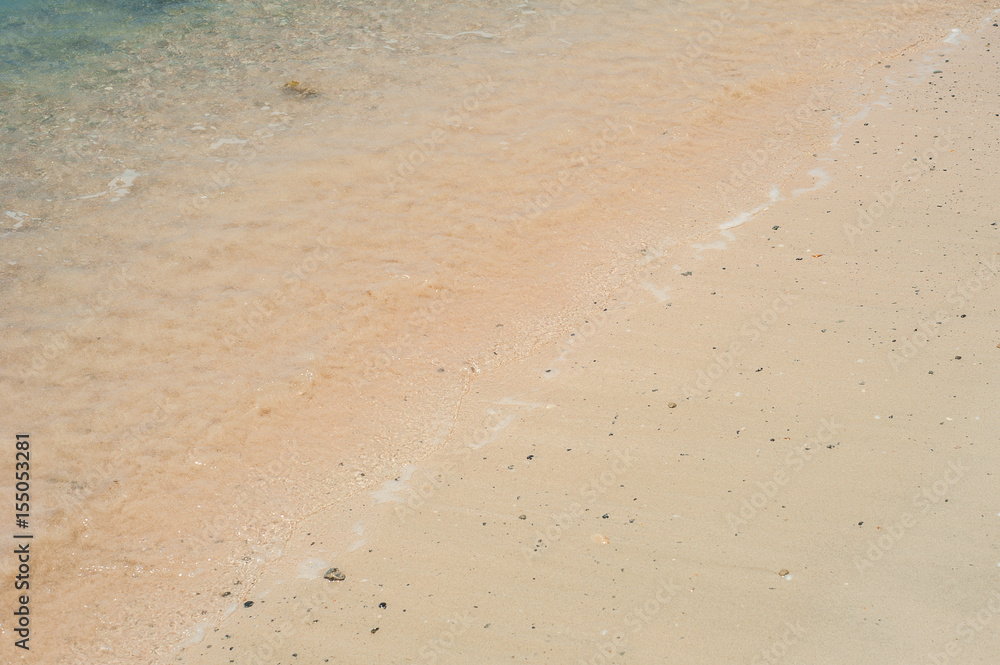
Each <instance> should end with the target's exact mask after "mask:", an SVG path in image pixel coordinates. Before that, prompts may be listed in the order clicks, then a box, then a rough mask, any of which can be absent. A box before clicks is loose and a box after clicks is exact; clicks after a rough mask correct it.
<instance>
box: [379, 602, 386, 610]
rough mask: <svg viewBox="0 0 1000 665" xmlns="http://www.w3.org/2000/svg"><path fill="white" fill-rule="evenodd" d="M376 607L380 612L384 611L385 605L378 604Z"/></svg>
mask: <svg viewBox="0 0 1000 665" xmlns="http://www.w3.org/2000/svg"><path fill="white" fill-rule="evenodd" d="M378 607H379V609H380V610H384V609H385V608H386V604H385V603H379V604H378Z"/></svg>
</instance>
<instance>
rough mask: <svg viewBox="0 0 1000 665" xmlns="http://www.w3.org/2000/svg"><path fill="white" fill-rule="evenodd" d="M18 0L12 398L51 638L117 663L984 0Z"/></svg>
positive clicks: (361, 483)
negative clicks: (31, 453) (882, 71)
mask: <svg viewBox="0 0 1000 665" xmlns="http://www.w3.org/2000/svg"><path fill="white" fill-rule="evenodd" d="M3 7H5V6H0V15H2V16H3V18H2V19H0V35H2V39H0V45H2V46H0V49H2V50H0V53H2V54H3V55H2V58H3V61H4V63H5V69H4V71H3V73H2V75H0V99H2V105H0V118H2V127H0V129H2V131H3V139H2V140H3V152H2V154H0V177H2V196H3V198H2V200H0V251H2V254H0V269H2V273H0V283H2V294H0V298H2V311H3V313H4V327H3V329H2V335H3V345H2V349H3V356H2V365H0V368H2V372H3V374H2V382H0V390H2V395H3V396H4V397H5V398H6V403H7V404H13V405H16V408H14V409H11V410H8V412H7V413H5V415H4V416H3V428H2V431H3V432H4V434H3V436H13V434H14V432H24V431H28V432H31V435H32V440H33V441H34V442H35V451H36V456H37V459H36V460H35V466H34V467H33V471H34V477H35V481H34V483H35V488H36V490H35V491H36V494H35V496H34V498H33V502H34V503H33V514H34V524H33V528H34V530H35V532H36V536H35V537H36V541H35V542H36V544H37V546H38V548H39V550H42V551H44V552H45V556H44V557H43V558H41V559H39V561H38V564H37V568H36V570H37V578H36V579H37V580H39V582H38V583H39V584H40V587H39V588H38V589H37V591H35V593H36V596H35V603H36V605H35V607H36V608H37V610H38V611H39V612H44V613H45V617H46V618H45V620H44V621H41V620H40V621H39V622H38V625H37V633H36V637H37V640H38V644H39V647H38V648H39V649H40V650H43V651H44V655H45V656H46V657H47V658H52V659H53V660H51V662H93V658H94V654H95V653H100V654H101V661H102V662H109V663H113V662H130V663H131V662H136V661H137V660H142V661H149V660H155V659H158V658H159V659H168V658H170V657H171V654H173V653H175V651H174V650H175V648H176V647H177V645H179V644H182V643H185V642H186V641H190V639H192V635H194V636H195V637H196V635H197V628H196V627H197V626H199V625H202V626H206V625H214V623H216V622H218V621H219V620H220V619H221V618H222V617H223V616H224V615H225V613H226V612H227V610H229V609H230V608H231V607H232V604H233V602H234V600H233V599H234V598H240V596H241V590H242V589H246V588H248V587H249V586H250V585H252V583H253V581H254V580H255V579H256V578H257V577H258V576H259V575H260V573H261V571H262V570H263V569H264V567H266V566H267V565H268V563H269V562H271V561H274V560H275V559H276V558H277V557H280V556H281V554H282V548H283V546H284V543H285V541H286V539H287V538H288V535H289V534H290V533H291V531H292V529H294V526H295V524H296V523H297V522H298V521H300V520H302V519H303V518H304V517H305V516H307V515H310V514H312V513H315V512H316V511H318V510H321V509H323V508H324V507H327V506H331V505H333V504H335V503H336V501H337V500H338V499H341V498H343V497H345V496H348V495H350V494H353V493H356V492H359V491H363V490H371V489H374V488H376V487H378V486H380V485H381V483H383V482H384V481H386V480H388V479H391V478H393V477H394V476H395V475H397V474H399V473H401V472H402V471H403V470H404V469H405V468H406V466H405V465H406V464H408V463H410V462H413V461H416V460H419V459H420V458H421V457H423V456H425V455H426V454H427V453H428V452H430V451H431V450H433V449H435V448H436V447H438V446H440V445H441V444H442V442H443V441H444V440H445V438H446V437H447V436H448V433H449V431H450V427H451V424H452V422H453V418H454V415H455V413H456V410H457V409H458V408H459V407H460V403H461V398H462V396H463V394H464V393H465V392H466V391H467V390H468V389H469V387H470V385H471V384H472V383H473V382H474V381H475V377H476V375H477V374H478V373H479V372H484V371H489V370H490V369H491V368H492V367H496V366H498V365H499V364H502V363H505V362H509V361H511V360H512V359H515V358H517V357H520V356H523V355H525V354H530V353H531V352H532V350H533V349H535V348H537V346H538V345H539V344H540V343H543V342H544V341H546V340H548V339H552V338H554V337H555V336H556V335H558V334H560V333H561V332H562V331H563V330H565V329H566V328H567V327H568V326H570V325H572V324H573V323H574V322H578V321H580V320H583V319H585V318H586V316H587V313H588V312H590V311H592V310H593V308H595V307H598V306H599V305H600V304H601V303H602V302H603V301H604V299H605V298H606V296H607V294H608V293H610V292H611V291H612V290H613V289H614V287H615V286H616V285H617V284H620V283H621V282H622V281H624V280H625V279H627V278H629V277H632V276H634V275H635V274H636V273H637V272H638V271H640V270H642V269H643V266H645V265H647V264H648V263H649V257H651V256H653V257H655V256H657V255H658V254H659V253H660V252H662V250H663V249H664V248H665V247H668V246H670V245H671V244H672V243H674V242H679V241H685V242H697V241H701V240H705V241H706V244H705V246H706V247H708V246H709V243H708V240H707V239H708V238H710V237H711V236H713V235H714V234H715V231H716V229H717V228H718V227H719V225H720V223H724V222H726V221H727V220H733V219H734V218H736V217H737V215H739V214H740V213H741V212H744V211H749V210H753V209H754V208H755V207H756V206H759V205H761V204H762V203H765V202H767V201H768V200H769V192H770V191H771V188H772V186H773V185H774V184H779V185H784V184H785V182H786V180H787V179H788V178H789V177H790V176H792V175H793V174H795V173H797V171H798V169H799V168H800V167H801V166H802V165H803V163H804V159H805V158H806V157H807V156H808V155H811V154H812V153H813V152H815V151H816V149H817V146H820V145H823V144H825V142H828V140H829V136H830V134H831V132H832V131H833V128H834V127H835V123H836V121H837V118H838V117H839V116H843V115H845V114H850V113H853V112H854V111H855V110H856V109H857V107H858V104H859V103H860V101H859V100H861V99H862V98H863V96H864V95H865V94H867V93H869V92H871V91H870V90H869V89H868V88H867V87H866V86H867V85H868V84H867V83H865V81H867V80H869V78H870V77H869V78H862V77H861V76H860V74H861V73H862V72H863V71H865V70H866V69H868V70H870V69H872V68H874V67H882V66H883V65H881V64H879V63H880V62H881V61H882V60H884V59H887V58H888V57H890V56H892V55H894V54H896V53H897V52H899V51H901V50H903V49H907V48H910V49H912V48H914V46H913V45H914V44H916V43H919V40H921V39H933V40H935V42H939V41H940V39H941V35H942V34H947V30H948V29H950V28H952V27H956V26H962V25H964V24H965V22H966V21H968V20H970V17H972V16H973V15H974V5H973V4H972V3H968V2H948V3H933V5H932V4H931V3H916V2H904V3H888V2H886V3H872V2H837V3H817V2H795V3H789V2H780V3H779V2H769V3H756V2H744V1H740V2H717V1H713V2H699V3H694V2H672V3H652V2H638V1H637V2H628V3H624V4H623V3H614V4H609V3H584V2H574V1H570V0H567V1H565V2H563V3H561V4H559V3H525V4H521V5H517V6H511V5H507V4H501V3H486V4H476V5H473V4H464V3H456V4H449V5H447V6H446V7H439V6H436V5H434V4H431V3H404V2H384V1H383V2H378V3H375V4H372V3H362V2H341V3H337V4H331V3H326V2H309V1H304V2H296V3H292V2H283V1H279V2H272V3H267V4H265V3H242V2H231V3H219V4H214V5H212V4H209V3H180V2H177V3H153V2H149V3H126V2H118V3H82V2H80V3H60V4H57V5H52V4H51V3H45V5H44V6H43V5H42V4H41V3H39V4H37V5H30V4H25V3H21V4H20V6H19V7H18V8H17V9H16V10H10V9H3ZM292 81H297V82H298V83H297V84H296V85H294V86H289V85H288V84H289V83H290V82H292ZM819 179H820V180H821V179H822V178H821V176H819ZM811 184H813V183H812V182H811V181H808V179H807V180H806V181H799V182H796V183H795V186H797V187H800V188H807V187H809V186H810V185H811ZM7 489H8V488H7V487H6V486H3V485H0V491H7ZM4 533H8V532H7V531H5V532H4ZM347 546H348V544H345V547H347ZM2 565H3V566H4V568H3V573H4V574H7V573H9V572H10V570H12V569H10V561H9V560H8V559H4V560H3V563H2ZM226 592H229V594H230V595H227V596H223V595H222V594H223V593H226ZM81 607H85V608H86V611H85V612H81V611H80V608H81ZM192 631H194V632H192ZM5 648H6V647H5ZM56 659H58V660H56Z"/></svg>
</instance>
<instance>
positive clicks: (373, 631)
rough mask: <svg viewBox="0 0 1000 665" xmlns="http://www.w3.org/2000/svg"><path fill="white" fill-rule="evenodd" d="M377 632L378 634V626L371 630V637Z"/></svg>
mask: <svg viewBox="0 0 1000 665" xmlns="http://www.w3.org/2000/svg"><path fill="white" fill-rule="evenodd" d="M377 632H378V626H375V627H374V628H372V635H374V634H375V633H377Z"/></svg>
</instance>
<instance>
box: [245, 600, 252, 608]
mask: <svg viewBox="0 0 1000 665" xmlns="http://www.w3.org/2000/svg"><path fill="white" fill-rule="evenodd" d="M243 607H253V601H252V600H248V601H247V602H245V603H243Z"/></svg>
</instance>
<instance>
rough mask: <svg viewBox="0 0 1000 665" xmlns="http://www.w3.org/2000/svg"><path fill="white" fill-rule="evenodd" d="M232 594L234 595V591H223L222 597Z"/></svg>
mask: <svg viewBox="0 0 1000 665" xmlns="http://www.w3.org/2000/svg"><path fill="white" fill-rule="evenodd" d="M231 595H233V592H232V591H223V592H222V597H223V598H225V597H226V596H231Z"/></svg>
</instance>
